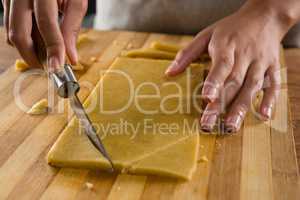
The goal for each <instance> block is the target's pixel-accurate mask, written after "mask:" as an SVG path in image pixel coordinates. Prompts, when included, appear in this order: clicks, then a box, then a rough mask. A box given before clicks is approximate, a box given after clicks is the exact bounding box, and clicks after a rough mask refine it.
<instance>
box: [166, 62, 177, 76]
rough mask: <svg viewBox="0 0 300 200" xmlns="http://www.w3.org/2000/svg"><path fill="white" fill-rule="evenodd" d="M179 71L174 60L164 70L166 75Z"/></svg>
mask: <svg viewBox="0 0 300 200" xmlns="http://www.w3.org/2000/svg"><path fill="white" fill-rule="evenodd" d="M179 69H180V67H179V64H178V62H177V61H176V60H174V61H173V62H172V63H171V65H170V66H169V67H168V69H167V70H166V72H165V74H166V75H172V74H173V73H174V72H176V71H178V70H179Z"/></svg>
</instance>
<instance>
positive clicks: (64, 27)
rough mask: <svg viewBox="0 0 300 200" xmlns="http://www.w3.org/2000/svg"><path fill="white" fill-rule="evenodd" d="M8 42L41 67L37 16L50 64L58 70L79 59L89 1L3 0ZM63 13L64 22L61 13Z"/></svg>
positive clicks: (29, 60)
mask: <svg viewBox="0 0 300 200" xmlns="http://www.w3.org/2000/svg"><path fill="white" fill-rule="evenodd" d="M2 3H3V7H4V25H5V28H6V34H7V41H8V43H9V44H11V45H13V46H14V47H16V48H17V49H18V51H19V53H20V55H21V56H22V58H23V59H24V60H25V61H26V62H27V63H28V64H29V65H30V66H32V67H38V66H40V63H39V61H38V59H37V55H36V53H35V50H34V41H35V40H36V38H33V37H32V31H33V17H34V18H35V21H36V23H37V27H38V31H39V33H40V34H41V36H42V39H43V41H44V44H45V47H46V50H47V66H48V68H49V70H50V71H51V70H55V69H57V68H59V67H60V66H62V65H63V64H64V62H65V53H67V55H68V57H69V58H70V62H71V64H76V63H77V60H78V56H77V51H76V38H77V35H78V33H79V30H80V27H81V22H82V19H83V17H84V15H85V13H86V10H87V0H2ZM59 13H62V16H63V18H62V21H61V24H59V22H58V14H59Z"/></svg>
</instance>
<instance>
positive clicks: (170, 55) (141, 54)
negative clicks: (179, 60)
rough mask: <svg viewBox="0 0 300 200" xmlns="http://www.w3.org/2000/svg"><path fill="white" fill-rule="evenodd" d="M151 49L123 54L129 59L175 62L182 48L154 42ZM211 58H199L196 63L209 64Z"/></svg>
mask: <svg viewBox="0 0 300 200" xmlns="http://www.w3.org/2000/svg"><path fill="white" fill-rule="evenodd" d="M150 46H151V48H148V49H147V48H146V49H133V50H129V51H125V52H123V54H122V56H125V57H129V58H150V59H163V60H173V59H175V57H176V54H177V53H178V52H179V51H180V49H182V48H183V47H182V46H179V45H176V44H171V43H165V42H160V41H154V42H152V43H151V45H150ZM209 61H210V57H209V55H208V54H207V53H204V54H202V55H201V56H199V58H198V59H197V60H195V62H200V63H201V62H209Z"/></svg>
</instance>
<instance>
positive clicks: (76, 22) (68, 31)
mask: <svg viewBox="0 0 300 200" xmlns="http://www.w3.org/2000/svg"><path fill="white" fill-rule="evenodd" d="M86 10H87V0H69V1H68V2H67V5H66V6H65V8H64V10H63V12H64V15H63V20H62V23H61V32H62V35H63V38H64V42H65V46H66V53H67V56H68V58H69V59H70V62H71V64H73V65H75V64H76V63H77V61H78V55H77V49H76V40H77V36H78V33H79V31H80V27H81V23H82V20H83V18H84V16H85V13H86Z"/></svg>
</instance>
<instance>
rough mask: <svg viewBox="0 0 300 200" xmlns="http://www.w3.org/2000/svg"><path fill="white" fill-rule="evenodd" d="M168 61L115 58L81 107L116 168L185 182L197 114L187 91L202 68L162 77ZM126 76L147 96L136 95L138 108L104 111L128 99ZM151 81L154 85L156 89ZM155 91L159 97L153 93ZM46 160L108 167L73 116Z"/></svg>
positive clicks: (194, 149) (191, 166)
mask: <svg viewBox="0 0 300 200" xmlns="http://www.w3.org/2000/svg"><path fill="white" fill-rule="evenodd" d="M169 64H170V61H166V60H150V59H131V58H118V59H116V61H115V62H114V63H113V64H112V66H111V68H110V70H109V71H108V72H106V74H105V76H104V77H103V79H102V80H101V81H99V83H98V84H97V86H96V87H95V89H94V90H93V92H92V93H91V95H90V96H89V97H88V99H87V100H86V101H85V103H84V107H85V108H86V109H87V110H91V112H90V113H89V116H90V118H91V120H92V122H93V123H94V125H95V127H96V128H97V130H98V134H99V135H100V136H101V138H102V141H103V143H104V145H105V147H106V149H107V151H108V153H109V155H110V156H111V158H112V160H113V162H114V164H115V166H116V168H117V169H118V170H119V171H121V172H127V173H133V174H155V175H162V176H171V177H176V178H182V179H186V180H187V179H190V178H191V177H192V174H193V172H194V170H195V168H196V164H197V156H198V149H199V141H198V140H199V133H200V129H199V127H198V117H199V112H198V110H197V109H196V107H195V106H193V102H196V103H197V101H193V99H192V98H191V96H192V95H191V91H197V90H196V88H197V86H199V83H200V82H201V79H202V78H203V71H204V66H203V65H200V64H193V65H192V66H191V67H190V68H189V70H187V71H186V72H185V73H183V74H181V75H179V76H177V77H172V78H166V77H165V76H164V71H165V70H166V68H167V67H168V65H169ZM122 73H125V74H126V76H124V75H123V74H122ZM126 77H127V78H128V77H129V78H130V80H131V81H132V85H133V87H134V88H135V89H134V91H135V92H137V91H139V92H138V94H139V95H152V96H150V98H145V96H141V98H140V99H139V101H138V105H139V106H137V103H133V102H132V103H130V104H128V107H127V108H126V109H124V110H123V111H121V112H119V113H113V114H110V113H108V111H112V110H113V109H114V110H117V109H120V108H121V107H122V106H123V105H125V104H126V103H128V100H129V99H130V97H131V95H130V92H131V90H130V81H128V80H127V78H126ZM175 84H177V85H179V86H180V88H181V93H180V97H181V98H179V96H178V95H177V96H176V94H178V92H179V91H180V89H178V87H177V86H176V85H175ZM141 85H142V86H141ZM153 85H156V86H158V87H157V88H156V89H158V90H156V89H155V88H154V87H153ZM188 85H190V87H188ZM138 88H139V89H138ZM194 89H195V90H194ZM199 90H200V88H199ZM158 92H159V93H160V95H159V97H157V96H155V95H156V94H158ZM100 94H102V95H101V97H100ZM171 95H173V96H171ZM148 97H149V96H148ZM166 97H172V98H168V99H166ZM179 103H181V104H179ZM93 104H95V105H96V106H95V107H93V106H92V105H93ZM178 105H181V106H178ZM196 105H197V104H196ZM198 106H199V107H201V105H198ZM141 109H143V110H144V111H145V110H146V111H147V112H146V113H145V112H141ZM163 109H165V111H164V112H163ZM104 111H105V112H104ZM148 111H149V113H148ZM150 111H151V112H150ZM166 111H167V112H170V111H173V112H170V113H166ZM122 122H123V123H122ZM124 122H127V124H130V125H131V127H134V128H130V127H129V128H128V126H127V128H128V129H127V130H126V131H124V129H122V127H123V126H124ZM174 124H175V125H174ZM114 125H116V126H114ZM161 125H164V128H162V127H161ZM157 127H159V128H157ZM166 127H167V128H166ZM171 127H173V128H171ZM170 128H171V129H170ZM48 162H49V164H51V165H54V166H59V167H82V168H92V169H108V168H109V167H110V166H109V163H108V162H107V160H105V159H104V158H103V157H102V156H101V154H100V153H99V152H98V151H97V150H96V149H95V148H94V147H93V146H92V144H91V143H90V142H89V140H88V139H87V137H86V136H85V134H83V130H82V129H81V128H79V124H78V120H77V119H76V118H73V119H72V121H71V122H70V123H69V124H68V126H67V127H66V128H65V129H64V131H63V132H62V134H61V135H60V137H59V138H58V140H57V141H56V142H55V144H54V145H53V147H52V148H51V150H50V152H49V153H48Z"/></svg>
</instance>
